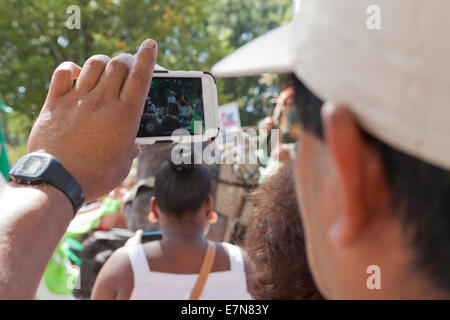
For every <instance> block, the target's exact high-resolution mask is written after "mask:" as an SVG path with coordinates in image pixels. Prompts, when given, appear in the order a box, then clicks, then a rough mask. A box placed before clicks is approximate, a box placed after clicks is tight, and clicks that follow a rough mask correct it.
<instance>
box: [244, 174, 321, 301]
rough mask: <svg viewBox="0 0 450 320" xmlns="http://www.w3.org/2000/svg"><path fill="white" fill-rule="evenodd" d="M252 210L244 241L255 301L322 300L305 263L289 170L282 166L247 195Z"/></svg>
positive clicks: (300, 226) (295, 200)
mask: <svg viewBox="0 0 450 320" xmlns="http://www.w3.org/2000/svg"><path fill="white" fill-rule="evenodd" d="M250 199H251V200H252V202H253V204H254V206H255V210H254V212H253V215H252V217H251V219H250V221H249V226H248V230H247V233H246V236H245V239H244V243H245V249H246V251H247V255H248V258H249V260H250V261H251V262H252V263H253V266H254V275H253V276H252V282H253V283H252V286H251V288H249V290H250V291H252V292H250V293H251V294H252V295H253V297H254V298H255V299H261V300H268V299H272V300H278V299H279V300H294V299H305V300H306V299H322V297H321V295H320V293H319V291H318V290H317V288H316V286H315V284H314V281H313V278H312V275H311V272H310V269H309V266H308V262H307V260H306V248H305V238H304V234H303V226H302V222H301V218H300V212H299V209H298V204H297V199H296V196H295V185H294V180H293V177H292V170H291V167H290V166H283V167H281V168H280V170H279V172H278V173H277V174H274V175H272V176H270V177H268V178H267V179H266V180H265V181H264V183H263V184H262V185H261V186H259V187H258V188H257V189H256V190H254V191H253V192H252V194H251V195H250Z"/></svg>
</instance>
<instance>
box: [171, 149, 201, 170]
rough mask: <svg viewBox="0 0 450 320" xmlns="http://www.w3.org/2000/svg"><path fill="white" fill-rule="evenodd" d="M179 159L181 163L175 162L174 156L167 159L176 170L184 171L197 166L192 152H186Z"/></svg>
mask: <svg viewBox="0 0 450 320" xmlns="http://www.w3.org/2000/svg"><path fill="white" fill-rule="evenodd" d="M177 160H178V161H177V162H179V161H181V163H174V162H173V160H172V158H171V157H170V156H169V159H168V160H167V161H168V162H169V165H170V167H171V168H172V170H175V171H177V172H183V171H189V170H192V169H194V168H195V164H194V157H193V154H192V153H187V154H184V155H183V156H182V157H181V158H179V159H177Z"/></svg>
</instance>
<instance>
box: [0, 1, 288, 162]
mask: <svg viewBox="0 0 450 320" xmlns="http://www.w3.org/2000/svg"><path fill="white" fill-rule="evenodd" d="M295 2H296V1H294V3H293V1H292V0H245V1H242V0H127V1H125V0H92V1H89V0H79V1H74V0H22V1H20V0H2V1H0V16H1V19H0V108H1V110H2V111H0V113H1V115H0V117H1V119H0V120H1V126H2V128H3V135H4V144H5V147H6V152H7V155H8V158H9V163H10V164H13V163H15V162H16V161H17V160H18V159H19V158H20V157H21V156H22V155H23V154H25V153H26V142H27V138H28V133H29V131H30V129H31V127H32V124H33V120H34V119H36V117H37V115H38V114H39V111H40V109H41V107H42V104H43V103H44V100H45V97H46V93H47V90H48V85H49V81H50V79H51V75H52V73H53V71H54V69H55V68H56V67H57V66H58V65H59V64H60V63H61V62H63V61H66V60H70V61H74V62H75V63H77V64H79V65H80V66H82V65H83V63H84V61H85V60H86V59H88V58H89V57H90V56H92V55H95V54H99V53H102V54H106V55H109V56H115V55H117V54H119V53H122V52H129V53H134V52H136V49H137V47H138V45H139V44H140V43H141V41H143V40H144V39H146V38H148V37H151V38H154V39H155V40H157V41H158V44H159V56H158V64H160V65H162V66H164V67H165V68H167V69H170V70H210V68H211V67H212V66H213V65H214V63H216V62H217V61H219V60H220V59H221V58H223V57H224V56H226V55H227V54H229V53H230V52H232V51H233V50H234V49H236V48H238V47H240V46H242V45H243V44H245V43H246V42H248V41H249V40H252V39H254V38H255V37H257V36H259V35H261V34H263V33H265V32H266V31H268V30H270V29H273V28H276V27H278V26H280V25H282V24H284V23H286V22H288V21H289V20H290V19H291V18H292V15H293V13H292V12H293V7H294V6H295ZM71 5H77V6H79V8H80V9H81V10H80V18H81V19H80V29H73V30H71V29H69V28H67V27H66V21H67V20H68V18H69V17H70V16H71V13H68V12H67V8H68V7H69V6H71ZM280 82H282V79H280V77H278V76H269V75H266V76H262V77H250V78H241V79H227V80H221V79H219V81H218V90H219V92H218V94H219V100H220V101H219V104H220V105H223V104H227V103H230V102H237V104H238V106H239V113H240V119H241V122H242V126H244V127H245V126H254V125H256V124H257V122H258V121H259V120H261V119H262V118H264V117H265V115H266V114H267V111H268V109H269V108H271V107H272V106H273V103H274V97H276V96H277V95H278V93H279V90H280ZM2 154H3V155H4V154H5V152H2Z"/></svg>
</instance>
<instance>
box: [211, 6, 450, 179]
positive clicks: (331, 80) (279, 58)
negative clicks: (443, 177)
mask: <svg viewBox="0 0 450 320" xmlns="http://www.w3.org/2000/svg"><path fill="white" fill-rule="evenodd" d="M449 31H450V1H449V0H433V1H430V0H340V1H338V0H302V1H301V5H300V8H299V11H298V13H297V14H296V15H295V18H294V20H293V22H291V23H289V24H287V25H285V26H283V27H280V28H278V29H275V30H273V31H270V32H268V33H266V34H265V35H263V36H261V37H259V38H257V39H256V40H254V41H252V42H250V43H248V44H247V45H245V46H243V47H242V48H240V49H238V50H237V51H236V52H234V53H233V54H231V55H230V56H228V57H226V58H225V59H223V60H222V61H220V62H219V63H217V64H216V65H215V66H214V68H213V70H212V71H213V73H214V74H215V75H216V76H218V77H238V76H246V75H255V74H261V73H290V72H292V73H295V74H296V76H297V77H298V78H299V79H300V80H301V81H302V82H303V83H304V84H305V85H306V86H307V87H308V88H309V89H310V90H311V91H312V92H314V93H315V94H316V95H317V96H318V97H320V98H321V99H322V100H323V101H333V102H337V103H342V104H344V105H346V106H347V107H348V108H349V110H351V111H352V113H353V114H354V115H355V117H356V119H357V121H358V123H359V125H360V126H361V127H362V128H364V129H365V130H367V131H368V132H369V133H371V134H372V135H374V136H376V137H377V138H379V139H380V140H382V141H384V142H386V143H388V144H389V145H391V146H393V147H394V148H396V149H398V150H400V151H403V152H405V153H408V154H410V155H412V156H414V157H416V158H419V159H422V160H423V161H426V162H428V163H431V164H434V165H436V166H439V167H442V168H444V169H447V170H450V35H449V34H448V32H449Z"/></svg>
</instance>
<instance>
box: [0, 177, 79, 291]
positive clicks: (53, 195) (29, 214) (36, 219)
mask: <svg viewBox="0 0 450 320" xmlns="http://www.w3.org/2000/svg"><path fill="white" fill-rule="evenodd" d="M0 203H2V208H0V261H1V264H0V299H33V298H34V296H35V293H36V289H37V286H38V284H39V281H40V279H41V277H42V274H43V272H44V270H45V267H46V266H47V263H48V261H49V260H50V258H51V256H52V254H53V252H54V250H55V248H56V246H57V245H58V243H59V241H60V239H61V238H62V236H63V235H64V232H65V230H66V228H67V226H68V225H69V223H70V220H71V219H72V217H73V207H72V204H71V202H70V201H69V199H68V198H67V197H66V196H65V195H64V194H63V193H62V192H61V191H59V190H58V189H56V188H54V187H52V186H50V185H47V184H42V185H39V186H34V187H32V186H23V185H19V184H16V183H8V185H7V186H6V187H5V188H4V189H3V190H2V192H1V193H0Z"/></svg>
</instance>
